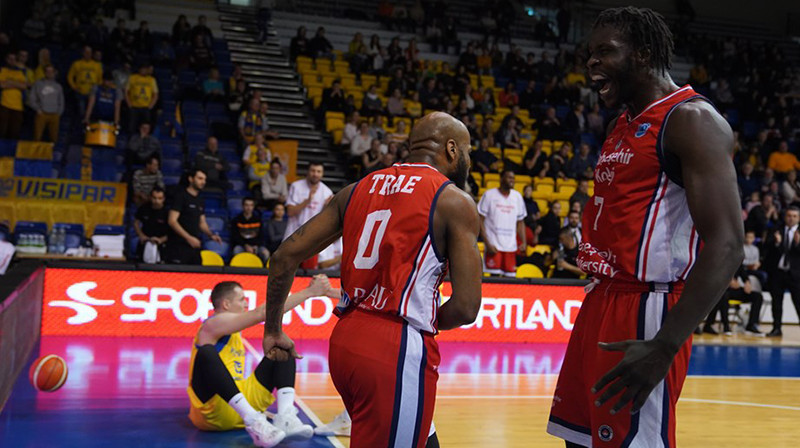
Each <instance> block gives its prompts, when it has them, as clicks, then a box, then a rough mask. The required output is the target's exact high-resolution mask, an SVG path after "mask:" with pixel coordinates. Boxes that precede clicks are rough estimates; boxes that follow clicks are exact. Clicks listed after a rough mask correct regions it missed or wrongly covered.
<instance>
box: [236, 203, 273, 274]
mask: <svg viewBox="0 0 800 448" xmlns="http://www.w3.org/2000/svg"><path fill="white" fill-rule="evenodd" d="M255 208H256V201H255V200H254V199H253V198H244V199H242V213H239V215H238V216H237V217H235V218H233V220H231V245H232V246H233V254H234V255H236V254H239V253H242V252H249V253H251V254H254V255H258V257H259V258H261V261H262V262H266V261H267V259H268V258H269V251H268V250H267V248H266V247H264V236H263V233H262V231H261V217H260V216H256V215H255V214H254V213H253V210H255Z"/></svg>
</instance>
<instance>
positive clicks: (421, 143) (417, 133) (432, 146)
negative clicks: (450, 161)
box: [408, 112, 469, 154]
mask: <svg viewBox="0 0 800 448" xmlns="http://www.w3.org/2000/svg"><path fill="white" fill-rule="evenodd" d="M448 141H452V142H453V143H454V144H455V145H456V146H457V147H458V148H463V147H467V148H468V147H469V131H468V130H467V127H466V126H465V125H464V123H462V122H461V121H459V120H456V119H455V118H454V117H453V116H451V115H449V114H446V113H444V112H432V113H430V114H428V115H425V116H424V117H422V118H421V119H419V120H418V121H417V123H416V124H415V125H414V128H413V129H411V135H409V137H408V142H409V151H410V152H411V153H412V154H413V153H414V152H415V151H418V150H427V151H430V152H433V153H438V152H441V151H443V150H445V149H447V142H448Z"/></svg>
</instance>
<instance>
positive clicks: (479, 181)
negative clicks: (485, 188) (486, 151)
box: [470, 171, 483, 187]
mask: <svg viewBox="0 0 800 448" xmlns="http://www.w3.org/2000/svg"><path fill="white" fill-rule="evenodd" d="M470 174H472V178H473V179H475V183H476V184H478V186H479V187H480V186H482V185H483V176H481V173H479V172H477V171H473V172H472V173H470Z"/></svg>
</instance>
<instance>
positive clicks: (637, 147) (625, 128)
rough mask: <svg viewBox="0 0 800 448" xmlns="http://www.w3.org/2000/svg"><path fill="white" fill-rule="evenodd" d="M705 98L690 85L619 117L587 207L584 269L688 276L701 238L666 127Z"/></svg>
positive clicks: (647, 277)
mask: <svg viewBox="0 0 800 448" xmlns="http://www.w3.org/2000/svg"><path fill="white" fill-rule="evenodd" d="M698 98H700V99H703V100H705V98H704V97H702V96H700V95H698V94H697V93H696V92H695V91H694V90H692V88H691V87H690V86H688V85H687V86H684V87H682V88H680V89H678V90H676V91H675V92H672V93H671V94H669V95H667V96H665V97H664V98H661V99H659V100H657V101H655V102H653V103H651V104H650V105H649V106H647V108H645V109H644V110H643V111H642V112H641V113H640V114H639V115H637V116H636V117H631V116H630V115H629V114H628V112H627V111H626V112H624V113H623V114H622V115H620V117H619V119H618V120H617V123H616V126H615V127H614V129H613V130H612V131H611V134H610V135H609V136H608V137H607V138H606V141H605V143H603V148H602V151H601V155H600V158H599V160H598V162H597V167H596V168H595V176H594V197H592V198H591V199H590V200H589V202H587V204H586V209H585V210H584V212H583V241H582V242H581V244H580V255H579V256H578V267H579V268H581V270H583V271H584V272H587V273H589V274H590V275H594V276H597V277H601V278H614V279H621V280H625V281H634V280H636V281H642V282H657V283H670V282H674V281H678V280H685V279H686V276H687V275H688V273H689V271H690V270H691V268H692V265H694V262H695V260H696V259H697V253H698V251H699V249H700V241H699V238H698V235H697V232H696V231H695V227H694V223H693V222H692V218H691V216H690V215H689V207H688V204H687V200H686V191H685V190H684V188H683V183H682V180H681V172H680V164H679V161H678V159H677V158H676V157H675V156H674V155H672V154H670V153H668V152H665V151H664V147H663V143H664V142H663V140H664V135H663V134H664V133H663V129H664V125H665V123H666V122H667V120H668V119H669V116H670V114H671V113H672V111H674V110H675V108H676V107H677V106H679V105H681V104H683V103H685V102H687V101H691V100H694V99H698ZM706 101H707V100H706Z"/></svg>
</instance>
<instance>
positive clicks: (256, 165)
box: [247, 148, 270, 190]
mask: <svg viewBox="0 0 800 448" xmlns="http://www.w3.org/2000/svg"><path fill="white" fill-rule="evenodd" d="M268 157H269V155H268V152H267V149H266V148H261V149H259V150H258V151H257V152H256V160H255V161H254V162H253V163H251V164H250V168H249V169H248V170H247V178H248V180H249V181H250V182H249V184H248V186H247V187H248V188H251V189H252V188H253V187H256V186H258V188H259V190H260V189H261V186H260V184H261V179H262V178H263V177H264V175H265V174H267V173H268V172H269V167H270V160H269V158H268Z"/></svg>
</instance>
